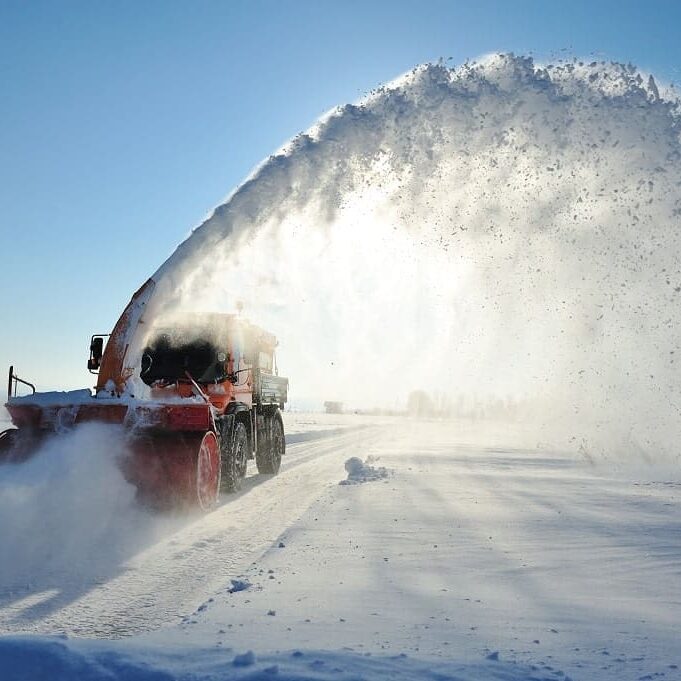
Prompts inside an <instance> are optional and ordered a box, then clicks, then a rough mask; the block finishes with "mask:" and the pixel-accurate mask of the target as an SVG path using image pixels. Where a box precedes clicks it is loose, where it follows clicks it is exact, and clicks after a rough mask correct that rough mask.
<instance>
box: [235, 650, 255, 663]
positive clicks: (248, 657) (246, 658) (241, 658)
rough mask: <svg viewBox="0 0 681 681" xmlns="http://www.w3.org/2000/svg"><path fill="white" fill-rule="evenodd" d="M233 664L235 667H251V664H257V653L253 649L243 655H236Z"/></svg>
mask: <svg viewBox="0 0 681 681" xmlns="http://www.w3.org/2000/svg"><path fill="white" fill-rule="evenodd" d="M232 664H233V665H234V666H235V667H250V666H251V665H254V664H255V655H254V653H253V651H252V650H249V651H248V652H247V653H244V654H243V655H236V656H235V657H234V660H233V661H232Z"/></svg>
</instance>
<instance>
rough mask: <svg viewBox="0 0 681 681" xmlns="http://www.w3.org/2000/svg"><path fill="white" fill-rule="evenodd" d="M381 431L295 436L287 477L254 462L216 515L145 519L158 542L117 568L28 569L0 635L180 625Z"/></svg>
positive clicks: (6, 601) (121, 632)
mask: <svg viewBox="0 0 681 681" xmlns="http://www.w3.org/2000/svg"><path fill="white" fill-rule="evenodd" d="M376 436H377V431H376V428H375V427H370V428H354V429H352V430H349V431H344V430H343V429H318V430H309V431H307V432H303V433H295V432H294V433H293V434H292V435H291V436H290V439H291V440H293V441H294V442H293V443H290V444H289V445H288V452H287V455H286V457H285V459H284V462H283V464H282V469H281V472H280V474H279V475H278V476H276V477H274V478H272V477H269V476H260V475H258V474H257V472H256V471H255V466H254V464H253V463H251V464H249V466H250V467H249V473H248V478H247V480H246V482H245V483H244V487H243V489H242V490H241V491H240V492H239V493H238V494H236V495H223V497H222V503H221V505H220V507H219V508H218V509H216V510H215V511H213V512H212V513H210V514H208V515H206V516H203V515H194V516H185V515H180V516H175V517H172V516H167V515H166V516H163V515H153V514H147V513H139V514H138V515H136V516H135V518H134V520H135V521H136V522H137V523H141V524H142V525H143V526H144V527H142V528H140V527H139V526H138V527H135V528H130V529H131V532H133V533H134V534H137V535H138V536H139V535H142V536H143V537H145V538H147V539H149V540H150V539H152V538H153V539H155V541H154V542H153V544H152V545H150V546H148V547H146V548H143V549H142V550H141V551H140V552H139V553H137V554H136V555H134V556H132V557H130V558H129V560H126V561H125V562H124V563H123V564H121V565H119V566H108V567H109V569H108V570H107V573H108V574H106V575H102V573H101V572H100V571H98V570H97V569H96V570H95V571H94V572H93V573H92V574H85V575H83V573H82V572H79V571H78V569H77V566H74V572H75V574H74V575H69V574H68V572H67V571H66V570H61V571H59V572H58V573H57V574H53V573H50V572H49V571H48V572H47V574H45V573H43V572H41V574H40V575H39V576H38V577H37V578H36V575H32V574H26V575H25V579H23V580H22V583H20V585H19V586H18V587H17V585H16V583H15V584H14V585H12V586H11V587H10V588H9V589H4V590H3V591H4V593H2V594H1V595H0V604H1V607H0V632H3V633H7V632H10V631H23V632H32V633H52V632H65V633H68V634H73V635H79V636H89V637H92V636H95V637H104V638H117V637H121V636H130V635H132V634H136V633H139V632H142V631H149V630H152V629H155V628H157V627H159V626H161V625H164V624H168V623H173V622H177V621H179V618H180V617H181V616H182V615H183V614H185V613H187V612H188V611H191V610H192V609H193V608H194V607H195V606H196V605H197V604H198V603H200V602H201V601H202V600H203V599H205V598H206V596H207V595H210V594H211V593H212V592H213V591H214V590H215V589H217V588H219V587H221V586H223V585H224V584H225V582H229V577H231V576H234V575H236V574H238V573H239V572H240V571H242V570H244V569H245V568H246V567H247V566H248V565H250V563H251V562H252V561H253V560H255V559H257V558H258V557H259V556H260V555H262V553H263V552H265V551H266V550H267V548H269V546H270V545H271V543H272V542H273V541H274V540H275V539H276V537H277V536H278V535H279V534H281V533H282V532H284V531H285V530H286V529H287V528H288V527H289V526H290V525H291V524H292V523H294V522H295V521H296V520H297V519H298V518H299V517H300V516H301V515H302V513H303V512H304V511H305V510H306V509H307V507H308V506H309V505H310V504H311V503H312V502H313V501H314V500H315V499H316V498H317V497H318V495H319V493H320V491H321V490H323V489H324V487H325V486H326V485H329V484H334V483H335V482H337V480H338V479H339V471H342V465H343V461H344V460H345V459H346V458H348V457H350V456H352V455H353V454H354V453H355V452H356V451H357V449H358V447H359V446H360V445H362V444H363V443H367V442H370V441H372V440H374V439H375V438H376ZM28 541H30V538H28ZM92 548H94V550H104V551H106V550H107V549H106V547H101V546H100V547H92ZM83 558H84V557H83ZM36 567H37V566H36ZM97 567H98V568H99V567H100V566H97ZM100 569H101V568H100Z"/></svg>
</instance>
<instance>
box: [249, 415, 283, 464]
mask: <svg viewBox="0 0 681 681" xmlns="http://www.w3.org/2000/svg"><path fill="white" fill-rule="evenodd" d="M265 432H266V434H267V435H266V437H265V439H264V442H262V444H261V446H259V447H258V451H257V452H256V453H255V463H256V465H257V466H258V473H264V474H266V475H276V474H277V473H278V472H279V467H280V466H281V457H282V456H283V455H284V454H285V453H286V440H285V439H284V423H283V422H282V420H281V415H280V414H279V412H278V411H275V412H274V413H272V414H268V415H267V416H266V417H265Z"/></svg>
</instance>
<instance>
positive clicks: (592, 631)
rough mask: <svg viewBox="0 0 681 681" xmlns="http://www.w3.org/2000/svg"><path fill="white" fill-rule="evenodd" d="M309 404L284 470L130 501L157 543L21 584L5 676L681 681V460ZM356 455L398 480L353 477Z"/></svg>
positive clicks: (7, 594) (30, 570)
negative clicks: (200, 492) (592, 457)
mask: <svg viewBox="0 0 681 681" xmlns="http://www.w3.org/2000/svg"><path fill="white" fill-rule="evenodd" d="M287 416H288V419H287V429H288V431H289V432H290V433H291V436H290V437H291V440H293V441H294V442H292V443H290V444H289V450H288V454H287V457H286V460H285V464H284V466H283V467H282V472H281V473H280V475H279V476H277V477H275V478H266V477H264V476H258V475H257V474H255V473H254V472H253V471H251V473H250V478H249V481H248V484H247V485H246V487H245V489H244V490H243V491H242V492H241V493H240V494H238V495H236V496H224V497H223V500H222V504H221V506H220V507H219V508H218V509H216V510H215V511H214V512H212V513H210V514H208V515H207V516H205V517H204V516H192V517H186V516H184V517H171V516H154V515H150V514H147V513H145V512H143V511H141V510H139V509H137V510H134V511H133V510H132V509H128V510H127V512H126V513H127V515H126V514H121V517H122V518H123V519H124V520H125V521H127V522H130V521H132V520H134V523H135V525H134V528H129V529H130V530H131V532H132V533H133V534H134V535H135V536H136V537H137V544H134V543H132V544H129V545H128V546H127V553H126V551H124V550H122V549H123V547H120V546H119V547H118V549H120V550H118V551H115V550H114V549H115V548H116V547H112V546H107V545H106V544H100V545H98V546H97V547H90V551H101V552H104V553H105V554H109V555H111V556H114V555H115V556H116V558H117V562H116V563H115V564H112V565H106V566H105V567H104V568H103V567H102V566H103V564H102V562H101V561H100V562H99V563H97V562H95V564H94V565H95V567H96V568H97V569H95V570H94V572H92V573H90V574H88V572H87V570H85V571H81V573H80V574H78V571H77V570H76V571H75V572H74V574H73V575H71V576H70V577H67V576H65V574H64V573H63V572H62V573H56V574H51V573H50V571H49V569H46V565H45V563H44V562H43V563H41V564H40V565H33V566H30V565H27V566H26V571H25V572H24V574H23V575H22V579H21V580H19V582H17V581H14V582H13V583H12V584H3V585H2V593H1V595H0V603H1V607H0V628H1V629H2V631H3V632H4V633H5V634H6V636H5V637H3V638H1V639H0V663H2V665H3V668H4V670H5V676H3V678H9V679H39V678H45V679H48V678H49V679H60V678H63V679H67V678H68V679H71V678H84V679H95V678H96V679H100V678H102V679H103V678H111V676H110V675H111V674H113V675H114V676H115V675H118V676H119V677H120V678H132V679H167V678H187V679H188V678H192V679H218V678H220V679H224V678H287V679H288V678H296V679H303V678H305V679H326V678H343V679H348V678H368V679H371V678H379V677H380V678H414V679H419V678H421V679H422V678H464V679H560V678H563V679H564V678H566V677H570V678H572V679H599V680H600V679H604V680H610V679H613V680H614V679H618V680H620V679H641V678H645V679H648V678H650V679H652V678H664V679H679V678H681V669H679V667H681V654H680V653H679V646H678V632H679V630H681V602H680V601H681V598H680V597H679V594H680V593H681V569H680V568H679V564H680V558H681V548H679V547H680V543H679V539H680V538H681V483H680V480H681V475H679V472H678V471H670V470H662V469H657V468H655V467H654V466H651V465H649V464H646V465H645V468H643V467H641V466H637V467H633V466H632V467H631V468H630V469H629V470H622V469H620V470H619V471H618V472H617V473H616V474H615V473H614V472H613V471H612V470H611V469H608V468H606V467H604V466H599V465H594V464H592V463H590V462H589V461H587V460H586V459H583V458H581V457H579V456H577V455H570V454H566V453H561V452H559V451H554V450H553V449H552V448H551V446H550V445H547V444H537V443H536V442H535V443H533V444H532V445H530V446H528V437H527V435H526V434H525V433H523V432H522V430H520V429H519V428H518V427H517V426H510V425H504V424H497V425H495V426H491V425H490V423H478V424H477V425H476V424H474V423H472V422H462V423H443V422H437V421H432V422H428V421H421V422H419V421H406V422H402V421H400V420H398V419H387V418H383V419H379V420H372V419H370V418H368V417H361V416H337V417H326V416H325V417H317V416H310V415H296V414H289V415H287ZM306 421H307V422H306ZM322 426H324V427H322ZM315 431H316V433H315ZM296 438H297V441H296ZM352 456H357V457H360V458H361V459H363V460H364V461H367V460H368V461H369V463H368V465H369V466H370V467H372V468H375V469H380V468H381V467H384V468H385V469H386V470H387V477H380V476H379V477H378V479H375V480H372V481H367V482H364V483H362V482H361V476H360V482H359V483H358V484H349V485H340V484H338V483H339V482H341V481H342V480H345V478H346V476H347V472H346V470H345V467H344V464H345V461H346V460H347V459H348V458H350V457H352ZM54 484H56V485H58V484H59V481H55V482H54ZM2 492H3V494H7V490H6V489H2ZM36 503H40V501H39V500H38V501H36ZM7 508H8V506H7V500H6V499H5V500H4V501H3V511H6V510H7ZM92 510H93V512H95V511H96V509H94V508H93V509H92ZM3 521H5V519H3ZM112 536H113V537H114V539H115V538H116V537H117V536H119V537H122V536H124V535H123V534H122V533H120V532H119V533H116V532H113V533H112ZM27 541H30V538H28V537H27ZM82 558H83V560H84V561H85V559H86V558H87V555H84V556H82ZM11 560H12V557H11V555H8V554H7V553H4V555H3V558H2V561H3V563H5V562H7V561H11ZM47 560H48V562H49V557H48V558H47ZM85 563H87V561H85ZM98 570H99V571H98ZM74 575H75V577H74ZM69 579H70V581H69ZM60 580H61V581H60ZM20 632H30V633H39V634H64V635H68V636H69V638H68V639H65V638H59V637H57V638H47V639H46V638H42V637H36V638H34V637H30V638H26V637H18V636H17V634H18V633H20ZM130 635H135V636H134V637H133V638H128V637H129V636H130ZM72 636H78V637H86V638H93V637H96V638H104V639H112V638H119V637H126V638H124V640H121V641H110V640H109V641H99V642H92V641H82V640H74V639H73V638H70V637H72ZM249 651H252V653H253V655H252V656H250V655H246V653H248V652H249ZM38 653H39V654H38ZM240 656H243V657H240Z"/></svg>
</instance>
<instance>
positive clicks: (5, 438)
mask: <svg viewBox="0 0 681 681" xmlns="http://www.w3.org/2000/svg"><path fill="white" fill-rule="evenodd" d="M18 434H19V431H18V429H17V428H10V429H9V430H3V431H2V433H0V464H2V463H10V462H11V461H12V460H13V458H14V457H13V456H12V450H13V449H14V446H15V445H16V443H17V435H18Z"/></svg>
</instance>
